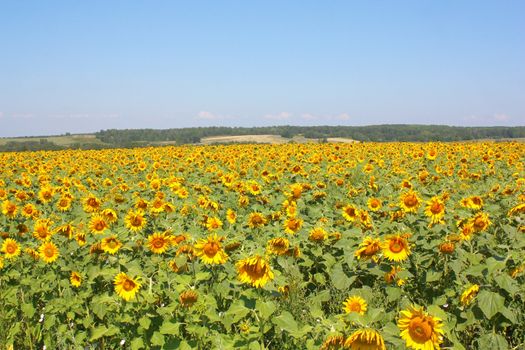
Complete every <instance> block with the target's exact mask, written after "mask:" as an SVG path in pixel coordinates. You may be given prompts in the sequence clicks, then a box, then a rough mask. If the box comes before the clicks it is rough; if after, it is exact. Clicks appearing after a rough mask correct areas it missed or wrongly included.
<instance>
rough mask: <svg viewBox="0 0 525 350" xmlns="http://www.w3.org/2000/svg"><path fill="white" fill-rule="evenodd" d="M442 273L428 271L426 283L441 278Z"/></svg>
mask: <svg viewBox="0 0 525 350" xmlns="http://www.w3.org/2000/svg"><path fill="white" fill-rule="evenodd" d="M441 276H442V273H441V272H436V271H428V272H427V276H426V281H427V283H430V282H436V281H439V280H440V279H441Z"/></svg>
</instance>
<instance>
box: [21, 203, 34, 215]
mask: <svg viewBox="0 0 525 350" xmlns="http://www.w3.org/2000/svg"><path fill="white" fill-rule="evenodd" d="M36 214H37V210H36V208H35V206H34V205H33V204H32V203H27V204H26V205H24V207H23V208H22V216H24V217H26V218H30V217H32V216H34V215H36Z"/></svg>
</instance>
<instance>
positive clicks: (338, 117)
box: [334, 113, 350, 120]
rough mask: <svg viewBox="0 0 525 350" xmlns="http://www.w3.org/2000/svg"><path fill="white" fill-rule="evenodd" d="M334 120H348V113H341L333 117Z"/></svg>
mask: <svg viewBox="0 0 525 350" xmlns="http://www.w3.org/2000/svg"><path fill="white" fill-rule="evenodd" d="M334 119H336V120H350V115H349V114H348V113H341V114H338V115H336V116H335V117H334Z"/></svg>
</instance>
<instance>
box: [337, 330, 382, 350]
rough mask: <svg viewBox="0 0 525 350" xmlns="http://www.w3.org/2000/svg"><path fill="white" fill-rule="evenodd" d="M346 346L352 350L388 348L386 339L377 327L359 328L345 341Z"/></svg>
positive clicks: (380, 349)
mask: <svg viewBox="0 0 525 350" xmlns="http://www.w3.org/2000/svg"><path fill="white" fill-rule="evenodd" d="M345 348H346V349H351V350H386V347H385V341H384V340H383V337H382V336H381V334H380V333H379V332H378V331H376V330H375V329H370V328H365V329H358V330H357V331H355V332H354V333H352V334H351V335H350V336H349V337H348V338H347V339H346V341H345Z"/></svg>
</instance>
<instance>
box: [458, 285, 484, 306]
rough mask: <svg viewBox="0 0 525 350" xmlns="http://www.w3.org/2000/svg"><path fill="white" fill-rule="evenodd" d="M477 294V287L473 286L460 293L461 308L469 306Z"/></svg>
mask: <svg viewBox="0 0 525 350" xmlns="http://www.w3.org/2000/svg"><path fill="white" fill-rule="evenodd" d="M478 292H479V285H477V284H474V285H472V286H471V287H470V288H468V289H466V290H465V291H464V292H463V293H461V297H460V301H461V304H462V305H463V306H467V305H469V304H470V303H471V302H472V300H474V298H475V297H476V295H478Z"/></svg>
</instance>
